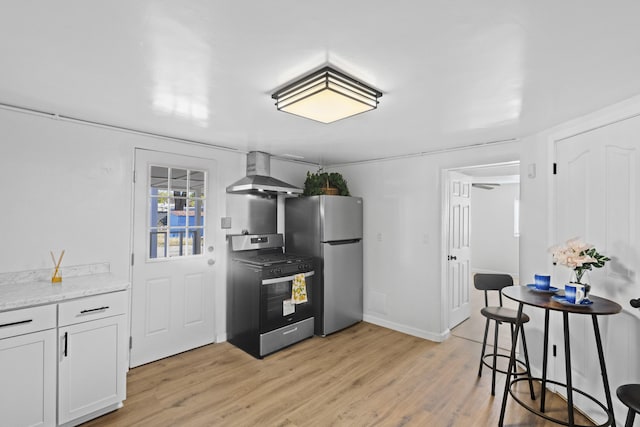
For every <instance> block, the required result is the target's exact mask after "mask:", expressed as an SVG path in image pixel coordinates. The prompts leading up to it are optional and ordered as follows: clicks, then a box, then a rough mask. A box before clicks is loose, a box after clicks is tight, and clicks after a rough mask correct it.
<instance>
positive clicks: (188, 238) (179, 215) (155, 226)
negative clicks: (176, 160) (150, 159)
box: [148, 166, 207, 259]
mask: <svg viewBox="0 0 640 427" xmlns="http://www.w3.org/2000/svg"><path fill="white" fill-rule="evenodd" d="M149 176H150V178H149V189H150V191H149V204H148V206H149V226H148V232H149V259H154V258H173V257H182V256H191V255H200V254H202V253H203V248H204V245H205V241H204V240H205V239H204V225H205V210H206V204H205V197H204V195H205V194H206V178H207V174H206V172H205V171H198V170H189V169H183V168H171V167H165V166H150V174H149Z"/></svg>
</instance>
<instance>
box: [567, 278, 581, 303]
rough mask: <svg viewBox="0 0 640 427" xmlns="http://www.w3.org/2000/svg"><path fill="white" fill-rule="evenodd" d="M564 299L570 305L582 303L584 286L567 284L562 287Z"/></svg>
mask: <svg viewBox="0 0 640 427" xmlns="http://www.w3.org/2000/svg"><path fill="white" fill-rule="evenodd" d="M564 298H565V299H566V300H567V301H568V302H570V303H571V304H580V303H582V301H584V285H582V284H580V283H569V284H567V285H564Z"/></svg>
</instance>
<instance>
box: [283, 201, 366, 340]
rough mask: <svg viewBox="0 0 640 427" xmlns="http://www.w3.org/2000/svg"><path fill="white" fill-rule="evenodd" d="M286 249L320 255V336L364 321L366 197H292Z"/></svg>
mask: <svg viewBox="0 0 640 427" xmlns="http://www.w3.org/2000/svg"><path fill="white" fill-rule="evenodd" d="M285 247H286V251H287V252H290V253H300V254H308V255H313V256H314V257H315V261H316V274H318V273H319V277H317V278H316V281H315V282H314V284H315V287H314V288H315V302H314V304H315V313H314V316H315V334H316V335H321V336H325V335H328V334H330V333H332V332H336V331H339V330H340V329H344V328H346V327H347V326H351V325H353V324H355V323H358V322H360V321H361V320H362V198H360V197H345V196H311V197H299V198H291V199H286V201H285Z"/></svg>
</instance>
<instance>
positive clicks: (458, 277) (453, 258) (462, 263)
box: [447, 171, 471, 329]
mask: <svg viewBox="0 0 640 427" xmlns="http://www.w3.org/2000/svg"><path fill="white" fill-rule="evenodd" d="M448 181H449V244H448V246H449V253H448V256H447V267H448V268H447V283H448V287H447V288H448V291H449V328H450V329H451V328H453V327H454V326H456V325H458V324H459V323H460V322H462V321H464V320H466V319H468V318H469V315H470V310H471V304H470V301H469V291H470V286H471V268H470V266H471V230H470V226H471V177H469V176H467V175H464V174H461V173H459V172H453V171H451V172H449V180H448Z"/></svg>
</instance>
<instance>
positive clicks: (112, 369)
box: [58, 315, 128, 424]
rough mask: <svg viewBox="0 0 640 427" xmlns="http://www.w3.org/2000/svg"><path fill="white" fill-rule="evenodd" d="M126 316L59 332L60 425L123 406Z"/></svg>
mask: <svg viewBox="0 0 640 427" xmlns="http://www.w3.org/2000/svg"><path fill="white" fill-rule="evenodd" d="M125 325H126V322H125V316H123V315H119V316H113V317H108V318H104V319H99V320H93V321H89V322H85V323H79V324H75V325H70V326H65V327H62V328H58V336H59V340H60V348H59V370H58V399H59V400H58V423H59V424H65V423H67V422H69V421H72V420H75V419H77V418H80V417H82V416H84V415H88V414H91V413H92V412H96V411H99V410H102V409H105V408H107V407H109V406H110V405H113V404H118V403H120V402H122V401H123V400H124V398H125V396H126V390H125V387H126V369H127V368H126V351H127V349H126V344H127V340H126V336H128V334H126V333H125Z"/></svg>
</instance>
